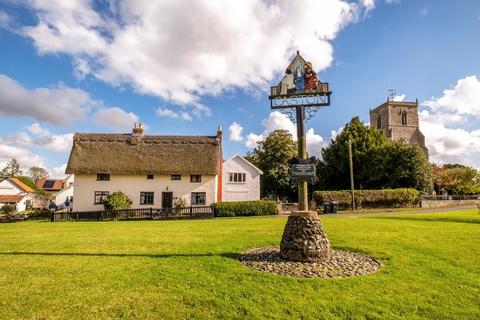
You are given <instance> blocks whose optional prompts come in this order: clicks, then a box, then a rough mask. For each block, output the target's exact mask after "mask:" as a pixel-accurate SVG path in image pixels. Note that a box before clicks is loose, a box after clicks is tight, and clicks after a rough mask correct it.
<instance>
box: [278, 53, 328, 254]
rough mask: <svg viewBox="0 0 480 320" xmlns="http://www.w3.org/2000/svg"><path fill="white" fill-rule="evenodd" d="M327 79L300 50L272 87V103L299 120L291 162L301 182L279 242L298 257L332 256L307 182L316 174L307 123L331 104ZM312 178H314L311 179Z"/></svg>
mask: <svg viewBox="0 0 480 320" xmlns="http://www.w3.org/2000/svg"><path fill="white" fill-rule="evenodd" d="M330 95H331V91H329V87H328V83H324V82H320V80H319V79H318V78H317V75H316V73H315V72H314V71H313V67H312V64H311V63H310V62H307V61H305V59H303V57H302V56H301V55H300V53H299V52H298V51H297V54H296V56H295V58H294V59H293V60H292V62H291V63H290V65H289V66H288V68H287V69H286V71H285V77H284V78H283V79H282V81H280V83H279V84H278V85H277V86H274V87H271V94H270V96H269V99H270V107H271V108H272V109H278V110H280V111H281V112H283V113H285V114H287V116H288V117H289V118H290V119H291V120H293V118H295V119H296V123H297V141H298V159H297V161H296V162H297V163H295V164H293V166H292V173H293V177H292V178H293V179H294V181H297V182H298V207H299V210H298V211H297V212H293V213H292V215H291V216H289V217H288V221H287V225H286V226H285V231H284V233H283V237H282V242H281V244H280V253H281V254H282V256H283V257H284V258H287V259H290V260H295V261H317V260H320V259H322V260H328V259H329V258H330V245H329V243H328V240H327V237H326V236H325V233H324V231H323V228H322V225H321V223H320V220H319V218H318V215H317V213H316V212H310V211H308V190H307V183H308V181H309V179H310V178H316V175H315V165H314V164H311V163H309V162H308V159H307V138H306V130H305V125H306V121H307V120H308V119H311V118H312V117H313V116H314V115H315V114H316V112H317V111H318V110H319V109H320V108H321V107H325V106H328V105H330ZM310 181H311V180H310Z"/></svg>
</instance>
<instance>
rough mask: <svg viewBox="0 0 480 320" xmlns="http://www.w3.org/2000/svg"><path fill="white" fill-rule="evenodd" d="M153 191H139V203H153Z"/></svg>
mask: <svg viewBox="0 0 480 320" xmlns="http://www.w3.org/2000/svg"><path fill="white" fill-rule="evenodd" d="M153 194H154V193H153V192H140V204H153Z"/></svg>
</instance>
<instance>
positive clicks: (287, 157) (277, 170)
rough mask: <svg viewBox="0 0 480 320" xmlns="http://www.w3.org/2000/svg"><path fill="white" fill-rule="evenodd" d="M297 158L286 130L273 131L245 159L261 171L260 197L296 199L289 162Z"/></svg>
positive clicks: (290, 137)
mask: <svg viewBox="0 0 480 320" xmlns="http://www.w3.org/2000/svg"><path fill="white" fill-rule="evenodd" d="M296 156H297V147H296V144H295V142H294V141H293V138H292V135H291V134H290V132H288V131H287V130H275V131H273V132H271V133H270V134H269V135H268V136H267V137H266V138H265V139H264V140H262V141H259V142H258V143H257V147H256V148H255V149H254V150H253V151H252V152H251V153H249V154H248V155H247V156H246V157H245V158H246V159H247V160H248V161H250V162H252V163H253V164H254V165H256V166H257V167H258V168H259V169H260V170H262V171H263V176H262V177H261V191H262V195H263V196H266V195H274V196H275V197H289V198H294V197H296V195H295V191H296V186H295V184H293V183H292V182H291V180H290V178H291V162H292V160H293V159H294V158H295V157H296Z"/></svg>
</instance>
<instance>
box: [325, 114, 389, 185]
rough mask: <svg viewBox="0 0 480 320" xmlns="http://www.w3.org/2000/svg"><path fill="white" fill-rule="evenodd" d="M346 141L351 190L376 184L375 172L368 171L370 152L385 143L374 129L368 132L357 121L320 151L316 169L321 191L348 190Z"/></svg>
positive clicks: (352, 122)
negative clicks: (349, 151)
mask: <svg viewBox="0 0 480 320" xmlns="http://www.w3.org/2000/svg"><path fill="white" fill-rule="evenodd" d="M348 140H352V145H353V148H352V154H353V167H354V170H355V175H354V182H355V186H357V188H360V189H364V188H366V187H369V186H371V185H372V183H373V181H375V180H377V179H378V177H376V174H377V173H376V172H375V171H376V170H372V165H371V164H372V155H373V153H374V150H375V149H377V148H379V147H380V146H381V145H383V144H385V143H386V142H387V139H386V138H385V136H384V135H383V134H382V133H381V132H380V131H379V130H377V129H375V128H370V127H369V126H367V125H365V124H364V123H362V122H361V121H360V119H359V118H358V117H355V118H353V119H352V120H351V121H350V122H349V123H347V124H346V125H345V127H344V129H343V130H342V132H341V133H340V134H339V135H338V136H337V137H336V138H334V139H333V140H332V142H331V143H330V145H328V146H327V147H326V148H325V149H323V150H322V160H321V161H319V163H318V166H317V174H318V176H319V180H320V182H319V187H320V188H321V189H350V180H349V177H350V175H349V172H350V166H349V159H348Z"/></svg>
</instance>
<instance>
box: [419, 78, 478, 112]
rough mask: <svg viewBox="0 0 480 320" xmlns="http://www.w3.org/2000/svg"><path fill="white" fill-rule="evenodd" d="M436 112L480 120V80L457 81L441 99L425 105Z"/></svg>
mask: <svg viewBox="0 0 480 320" xmlns="http://www.w3.org/2000/svg"><path fill="white" fill-rule="evenodd" d="M423 105H425V106H428V107H430V108H431V109H432V110H435V111H443V112H452V113H458V114H461V115H471V116H474V117H476V118H479V119H480V80H479V79H478V78H477V77H476V76H468V77H465V78H463V79H460V80H458V81H457V84H456V85H455V87H454V88H453V89H447V90H444V91H443V95H442V96H441V97H440V98H432V99H430V100H427V101H425V102H424V103H423Z"/></svg>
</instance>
